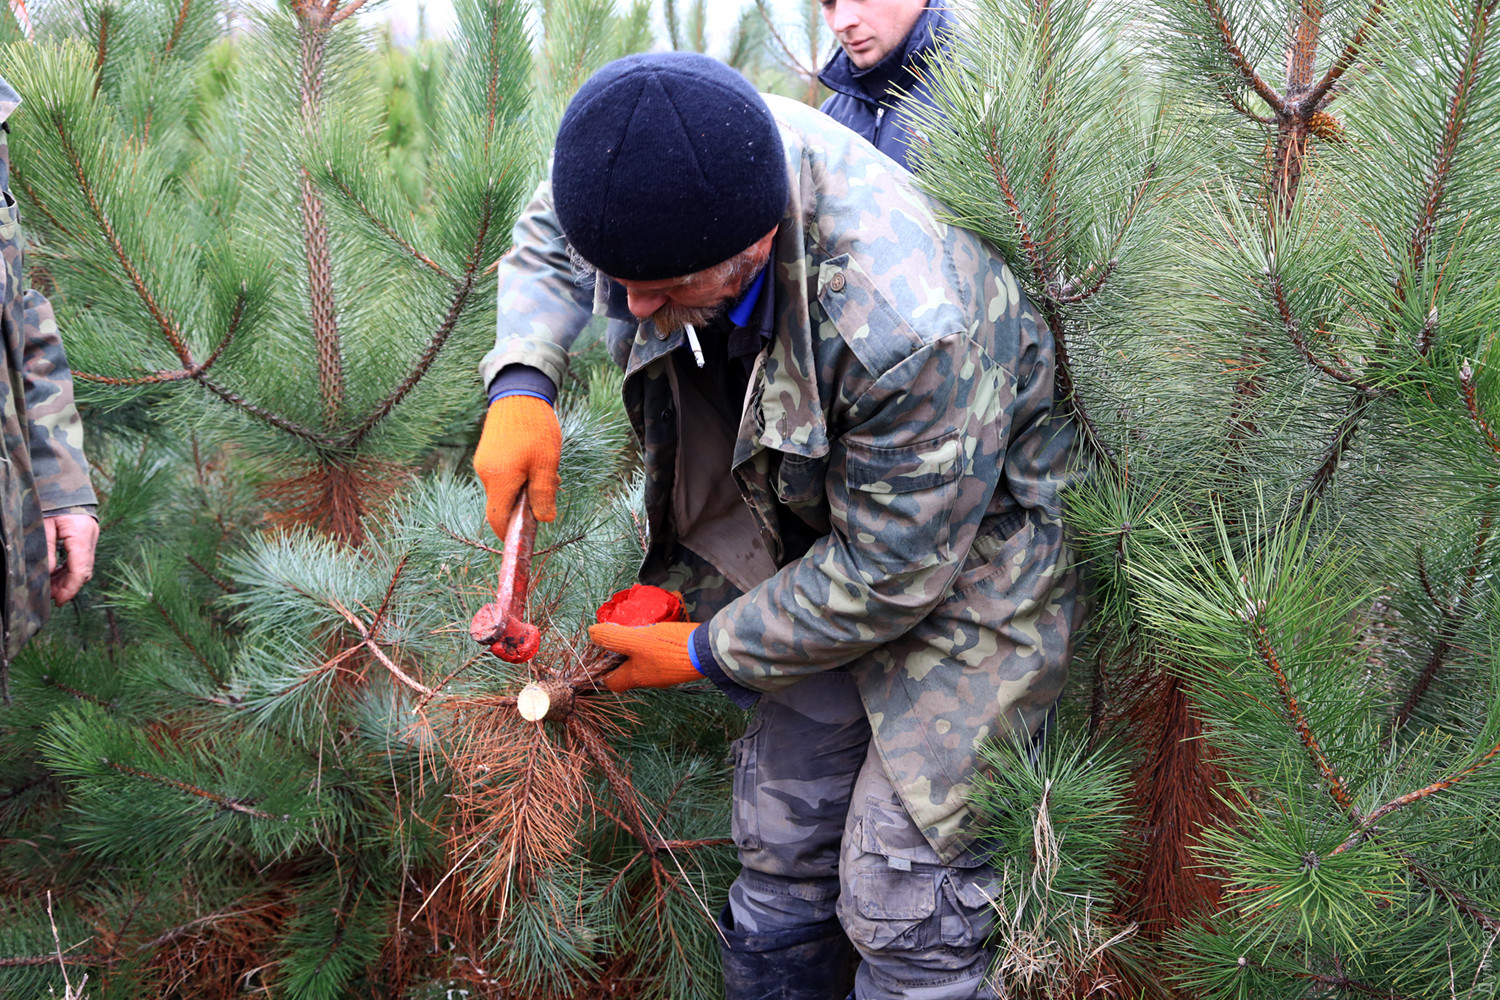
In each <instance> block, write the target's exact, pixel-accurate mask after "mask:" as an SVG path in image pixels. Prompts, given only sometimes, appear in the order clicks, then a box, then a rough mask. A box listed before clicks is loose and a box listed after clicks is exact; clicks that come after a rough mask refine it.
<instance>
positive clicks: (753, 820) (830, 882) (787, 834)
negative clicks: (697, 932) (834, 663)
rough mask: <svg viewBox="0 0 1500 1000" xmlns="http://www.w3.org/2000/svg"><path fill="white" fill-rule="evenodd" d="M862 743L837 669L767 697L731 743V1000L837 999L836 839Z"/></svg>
mask: <svg viewBox="0 0 1500 1000" xmlns="http://www.w3.org/2000/svg"><path fill="white" fill-rule="evenodd" d="M869 742H870V726H869V722H868V721H867V720H866V718H865V712H864V707H863V706H862V705H861V703H860V700H859V694H858V692H857V691H856V690H855V684H854V679H853V678H852V677H850V676H849V675H848V674H846V673H843V672H840V671H834V672H830V673H826V674H818V675H814V676H812V677H809V678H807V679H805V680H803V681H801V682H799V683H797V684H794V685H792V686H791V687H788V688H784V689H782V690H781V691H777V692H773V693H770V694H766V695H764V696H763V697H762V698H761V700H760V703H759V704H758V705H757V706H756V709H755V716H754V717H753V718H752V719H751V722H750V726H749V728H748V729H747V730H746V732H745V735H744V737H742V738H741V739H739V740H736V741H735V744H734V803H733V808H734V811H733V819H732V826H733V832H734V842H735V846H736V847H738V849H739V857H740V864H741V865H742V866H743V868H742V870H741V872H740V875H739V878H737V879H736V880H735V882H734V885H732V886H731V887H730V889H729V905H728V907H726V908H725V914H724V918H723V924H724V925H725V928H726V929H727V930H728V933H726V935H725V946H724V953H725V954H724V969H725V993H726V996H727V997H728V998H729V1000H748V998H760V997H782V996H785V997H798V998H806V1000H843V997H844V995H845V992H846V991H847V989H848V985H849V976H848V974H847V973H848V971H849V969H850V968H851V967H852V960H853V957H854V956H853V952H852V950H851V949H850V947H849V943H848V941H847V939H846V938H845V937H844V934H843V932H842V931H841V930H840V929H839V924H838V922H837V920H836V918H835V907H836V904H837V900H838V895H839V875H838V867H839V840H840V837H841V836H842V835H843V831H844V822H845V816H846V815H847V813H848V810H849V795H850V792H851V791H852V789H853V788H854V783H855V779H856V777H857V776H858V774H859V769H860V767H861V765H863V763H864V761H865V755H866V749H867V747H868V745H869ZM804 938H805V939H807V940H806V941H804V940H803V939H804ZM788 991H790V992H788Z"/></svg>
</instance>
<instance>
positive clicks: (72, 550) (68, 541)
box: [42, 514, 99, 605]
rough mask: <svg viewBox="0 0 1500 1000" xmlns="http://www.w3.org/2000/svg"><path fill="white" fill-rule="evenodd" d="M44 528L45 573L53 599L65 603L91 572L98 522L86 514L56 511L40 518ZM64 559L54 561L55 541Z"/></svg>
mask: <svg viewBox="0 0 1500 1000" xmlns="http://www.w3.org/2000/svg"><path fill="white" fill-rule="evenodd" d="M42 526H43V527H44V528H46V529H47V573H48V575H49V576H50V577H51V578H52V603H53V604H59V605H61V604H67V603H68V602H69V601H71V600H72V599H73V595H74V594H77V593H78V590H79V588H81V587H82V586H83V585H84V584H85V583H87V582H88V580H89V577H91V576H93V575H94V546H95V545H96V544H97V543H98V541H99V522H98V521H96V520H94V519H93V518H92V517H91V516H89V515H88V514H58V515H57V516H56V517H44V518H42ZM58 542H61V543H62V547H63V555H64V556H65V560H64V562H63V564H62V565H61V566H59V565H58V564H57V543H58Z"/></svg>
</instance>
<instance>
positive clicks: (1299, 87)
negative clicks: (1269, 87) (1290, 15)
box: [1286, 0, 1323, 96]
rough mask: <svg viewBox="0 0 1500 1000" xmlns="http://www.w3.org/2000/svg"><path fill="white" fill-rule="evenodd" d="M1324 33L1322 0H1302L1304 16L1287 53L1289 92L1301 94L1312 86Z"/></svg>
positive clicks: (1289, 93)
mask: <svg viewBox="0 0 1500 1000" xmlns="http://www.w3.org/2000/svg"><path fill="white" fill-rule="evenodd" d="M1322 34H1323V2H1322V0H1302V17H1301V18H1300V19H1298V21H1297V30H1296V33H1295V34H1294V35H1293V36H1292V46H1291V51H1290V52H1288V53H1287V61H1286V62H1287V74H1286V76H1287V87H1286V90H1287V94H1288V96H1291V95H1294V94H1295V95H1301V94H1303V93H1304V92H1306V90H1307V88H1308V87H1310V86H1312V75H1313V64H1314V61H1315V60H1316V59H1317V58H1318V38H1319V37H1320V36H1321V35H1322Z"/></svg>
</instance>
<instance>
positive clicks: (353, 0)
mask: <svg viewBox="0 0 1500 1000" xmlns="http://www.w3.org/2000/svg"><path fill="white" fill-rule="evenodd" d="M365 2H366V0H350V2H349V3H347V4H345V5H344V6H342V7H340V8H339V9H338V10H336V11H334V12H333V14H332V15H331V16H330V17H329V18H328V23H329V24H330V25H334V24H338V23H339V22H340V21H342V20H344V19H345V18H347V17H348V16H349V15H351V14H354V13H355V12H357V11H358V10H359V9H360V8H361V7H363V6H364V5H365Z"/></svg>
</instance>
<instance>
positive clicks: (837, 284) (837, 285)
mask: <svg viewBox="0 0 1500 1000" xmlns="http://www.w3.org/2000/svg"><path fill="white" fill-rule="evenodd" d="M828 287H829V288H831V289H833V290H834V291H835V292H842V291H843V290H844V272H843V271H834V272H833V277H831V278H829V279H828Z"/></svg>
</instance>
